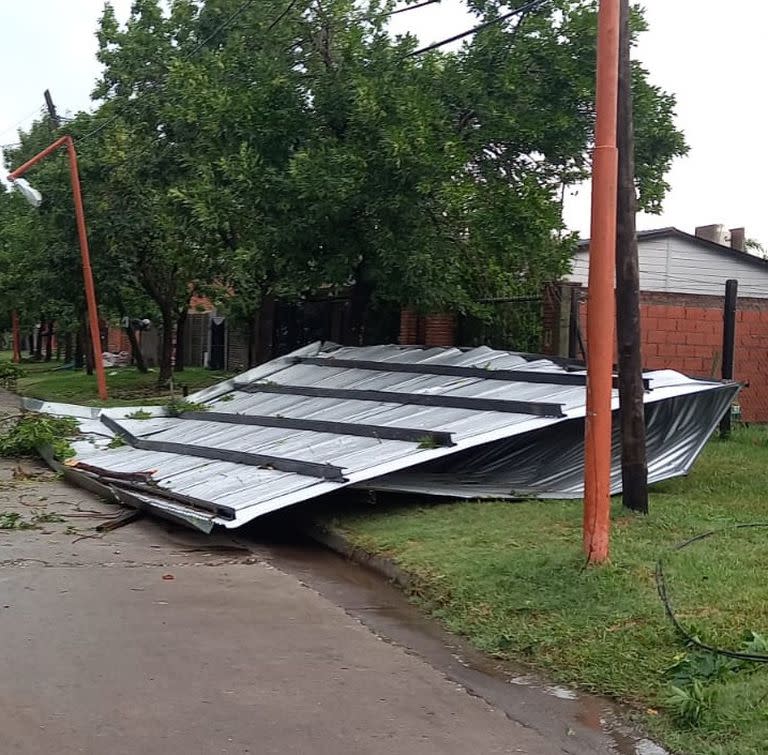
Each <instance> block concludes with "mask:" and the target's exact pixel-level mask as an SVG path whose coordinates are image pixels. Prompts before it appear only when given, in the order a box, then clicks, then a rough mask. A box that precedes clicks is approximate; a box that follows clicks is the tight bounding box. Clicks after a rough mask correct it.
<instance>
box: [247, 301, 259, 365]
mask: <svg viewBox="0 0 768 755" xmlns="http://www.w3.org/2000/svg"><path fill="white" fill-rule="evenodd" d="M259 311H260V310H258V309H256V310H255V311H254V312H252V313H251V315H250V316H249V317H248V367H249V368H251V367H255V366H256V364H257V363H258V358H259Z"/></svg>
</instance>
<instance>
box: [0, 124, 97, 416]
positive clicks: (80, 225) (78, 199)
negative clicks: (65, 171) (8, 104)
mask: <svg viewBox="0 0 768 755" xmlns="http://www.w3.org/2000/svg"><path fill="white" fill-rule="evenodd" d="M60 147H66V149H67V155H68V157H69V176H70V180H71V182H72V196H73V199H74V203H75V220H76V222H77V236H78V239H79V241H80V255H81V258H82V264H83V283H84V284H85V301H86V304H87V306H88V327H89V330H90V331H91V345H92V347H93V368H94V370H95V372H96V384H97V386H98V389H99V398H100V399H101V400H102V401H106V400H107V398H108V394H107V378H106V375H105V373H104V360H103V359H102V356H101V354H102V350H101V336H100V334H99V310H98V307H97V305H96V289H95V287H94V285H93V271H92V270H91V254H90V250H89V249H88V232H87V229H86V226H85V209H84V207H83V196H82V192H81V191H80V174H79V172H78V169H77V152H76V151H75V142H74V140H73V139H72V137H71V136H69V134H67V135H65V136H62V137H61V138H60V139H57V140H56V141H55V142H53V144H50V145H49V146H47V147H46V148H45V149H44V150H43V151H42V152H39V153H38V154H37V155H35V156H34V157H33V158H31V159H30V160H27V162H25V163H24V164H23V165H22V166H20V167H18V168H16V170H14V171H13V172H12V173H10V174H9V175H8V180H9V181H12V182H13V181H15V180H16V179H18V178H21V176H23V175H24V174H25V173H26V172H27V171H28V170H29V169H30V168H31V167H33V166H34V165H37V163H39V162H40V161H41V160H44V159H45V158H46V157H48V155H50V154H52V153H53V152H55V151H56V150H57V149H59V148H60Z"/></svg>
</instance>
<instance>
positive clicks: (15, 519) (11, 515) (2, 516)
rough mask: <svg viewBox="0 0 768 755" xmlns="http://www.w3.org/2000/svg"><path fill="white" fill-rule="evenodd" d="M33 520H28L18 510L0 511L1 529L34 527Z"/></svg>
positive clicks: (27, 528)
mask: <svg viewBox="0 0 768 755" xmlns="http://www.w3.org/2000/svg"><path fill="white" fill-rule="evenodd" d="M34 526H35V525H34V524H32V522H27V521H26V520H25V519H24V517H22V515H21V514H19V512H18V511H3V512H0V530H30V529H34Z"/></svg>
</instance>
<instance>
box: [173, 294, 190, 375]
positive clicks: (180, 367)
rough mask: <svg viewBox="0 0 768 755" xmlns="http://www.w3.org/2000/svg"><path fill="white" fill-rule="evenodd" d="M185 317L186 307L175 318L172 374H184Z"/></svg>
mask: <svg viewBox="0 0 768 755" xmlns="http://www.w3.org/2000/svg"><path fill="white" fill-rule="evenodd" d="M187 317H188V309H187V307H184V309H183V310H182V311H181V312H179V313H178V315H177V317H176V361H175V364H174V366H173V370H174V372H184V360H185V358H186V354H185V353H184V350H185V343H184V341H185V338H186V335H187Z"/></svg>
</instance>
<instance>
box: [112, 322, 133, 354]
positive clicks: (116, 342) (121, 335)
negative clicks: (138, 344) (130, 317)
mask: <svg viewBox="0 0 768 755" xmlns="http://www.w3.org/2000/svg"><path fill="white" fill-rule="evenodd" d="M130 350H131V342H130V341H129V340H128V335H127V334H126V332H125V330H124V329H123V328H118V327H115V326H110V328H109V330H108V332H107V351H111V352H112V353H113V354H115V353H119V352H121V351H130Z"/></svg>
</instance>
